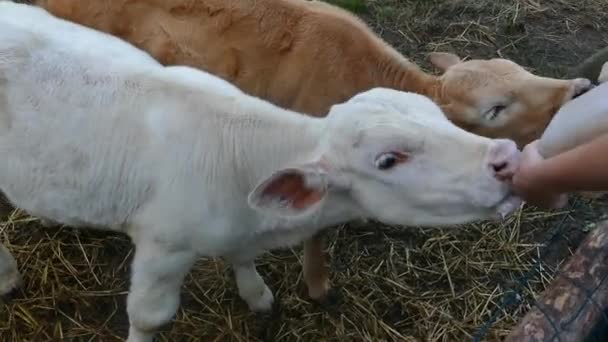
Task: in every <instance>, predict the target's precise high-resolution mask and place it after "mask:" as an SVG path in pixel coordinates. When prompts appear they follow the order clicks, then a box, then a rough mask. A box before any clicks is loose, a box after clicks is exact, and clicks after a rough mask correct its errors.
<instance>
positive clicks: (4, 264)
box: [0, 244, 21, 299]
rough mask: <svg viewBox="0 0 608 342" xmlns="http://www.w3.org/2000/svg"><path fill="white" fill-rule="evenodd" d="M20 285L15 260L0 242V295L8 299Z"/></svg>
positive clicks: (19, 275)
mask: <svg viewBox="0 0 608 342" xmlns="http://www.w3.org/2000/svg"><path fill="white" fill-rule="evenodd" d="M20 286H21V274H19V270H18V269H17V262H16V261H15V258H13V256H12V255H11V253H10V252H9V251H8V249H6V247H5V246H4V245H3V244H0V296H1V297H3V298H5V299H10V297H12V296H13V294H14V293H15V292H16V291H17V289H18V288H19V287H20Z"/></svg>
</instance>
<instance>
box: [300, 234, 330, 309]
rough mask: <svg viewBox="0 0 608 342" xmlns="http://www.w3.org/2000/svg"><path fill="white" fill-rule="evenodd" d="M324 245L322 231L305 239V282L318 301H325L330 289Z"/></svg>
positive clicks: (309, 293)
mask: <svg viewBox="0 0 608 342" xmlns="http://www.w3.org/2000/svg"><path fill="white" fill-rule="evenodd" d="M324 245H325V240H324V239H323V237H322V236H321V234H320V233H319V234H317V235H315V236H313V237H312V238H310V239H308V240H306V241H304V266H303V268H304V282H305V283H306V287H307V288H308V295H309V296H310V298H312V299H313V300H315V301H317V302H323V301H325V300H326V299H327V295H328V293H329V290H330V284H329V271H328V269H327V266H326V265H325V252H324V251H323V246H324Z"/></svg>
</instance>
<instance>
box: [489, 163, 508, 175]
mask: <svg viewBox="0 0 608 342" xmlns="http://www.w3.org/2000/svg"><path fill="white" fill-rule="evenodd" d="M507 166H509V164H508V163H507V162H501V163H495V164H492V169H494V172H496V173H500V172H501V171H504V170H505V169H506V168H507Z"/></svg>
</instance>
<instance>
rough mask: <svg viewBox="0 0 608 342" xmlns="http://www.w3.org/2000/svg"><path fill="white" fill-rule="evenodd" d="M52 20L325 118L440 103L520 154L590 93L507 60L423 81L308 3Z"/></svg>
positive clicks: (254, 2)
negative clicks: (375, 100)
mask: <svg viewBox="0 0 608 342" xmlns="http://www.w3.org/2000/svg"><path fill="white" fill-rule="evenodd" d="M32 2H33V3H34V4H35V5H38V6H41V7H44V8H46V9H47V10H48V11H49V12H51V13H53V14H55V15H57V16H59V17H62V18H64V19H67V20H71V21H74V22H77V23H80V24H83V25H85V26H89V27H91V28H95V29H98V30H101V31H105V32H108V33H110V34H113V35H116V36H118V37H120V38H122V39H125V40H127V41H129V42H131V43H132V44H134V45H135V46H137V47H139V48H141V49H143V50H146V51H148V52H149V53H150V54H151V55H152V56H154V57H155V58H156V59H158V60H159V61H160V62H161V63H163V64H166V65H170V64H181V65H189V66H193V67H197V68H200V69H203V70H206V71H208V72H210V73H213V74H215V75H218V76H220V77H222V78H224V79H226V80H228V81H230V82H232V83H234V84H235V85H236V86H238V87H239V88H241V89H242V90H243V91H245V92H248V93H250V94H252V95H255V96H258V97H261V98H264V99H266V100H268V101H270V102H273V103H275V104H277V105H279V106H282V107H286V108H290V109H294V110H297V111H301V112H304V113H308V114H310V115H314V116H324V115H326V114H327V112H328V110H329V108H330V107H331V106H332V105H333V104H336V103H339V102H343V101H345V100H347V99H348V98H350V97H352V96H353V95H355V94H357V93H359V92H362V91H364V90H368V89H370V88H373V87H388V88H394V89H399V90H403V91H411V92H417V93H420V94H423V95H427V96H429V97H431V98H432V99H433V100H434V101H435V102H437V103H438V104H439V105H440V106H441V107H442V108H443V110H444V111H445V113H446V115H447V116H448V118H449V119H450V120H452V121H453V122H454V123H456V124H457V125H459V126H461V127H463V128H464V129H467V130H469V131H472V132H474V133H477V134H480V135H485V136H488V137H507V138H511V139H513V140H515V141H516V142H517V143H518V145H519V146H522V145H524V144H525V143H527V142H529V141H531V140H534V139H536V138H538V137H539V136H540V134H541V133H542V131H543V129H544V128H545V126H546V125H547V124H548V122H549V121H550V119H551V118H552V116H553V114H554V113H555V112H556V110H557V109H558V108H559V107H560V106H561V105H562V104H563V103H564V102H566V101H568V100H570V99H571V98H572V97H573V96H575V95H576V94H578V93H580V92H582V91H584V90H585V89H586V88H588V87H589V84H590V82H589V81H588V80H584V79H576V80H558V79H551V78H545V77H539V76H535V75H533V74H531V73H529V72H527V71H526V70H525V69H524V68H522V67H520V66H519V65H517V64H515V63H513V62H511V61H508V60H504V59H491V60H470V61H466V62H463V61H462V60H461V59H460V58H459V57H458V56H455V55H453V54H449V53H432V54H430V56H429V57H430V61H431V62H432V64H434V65H435V66H436V67H437V68H438V69H439V70H441V71H442V72H443V74H442V75H440V76H435V75H431V74H427V73H425V72H423V71H422V70H421V69H420V68H419V67H418V66H416V65H415V64H414V63H412V62H410V61H408V60H407V59H406V58H404V57H403V56H402V55H401V54H399V53H398V52H397V51H396V50H395V49H393V48H392V47H391V46H389V45H388V44H387V43H385V42H384V41H383V40H382V39H381V38H379V37H378V36H377V35H375V34H374V33H373V32H372V31H371V30H370V29H369V28H368V27H367V26H366V25H365V24H364V23H363V21H361V20H359V19H358V18H356V17H355V16H353V15H351V14H350V13H348V12H346V11H344V10H341V9H339V8H337V7H335V6H332V5H329V4H326V3H322V2H319V1H303V0H34V1H32ZM304 278H305V282H306V284H307V285H308V290H309V295H310V296H311V297H312V298H314V299H317V300H319V299H323V298H324V297H325V295H326V294H327V291H328V289H329V281H328V272H327V269H326V268H325V262H324V255H323V242H322V240H321V238H320V237H316V238H313V239H311V240H309V241H306V242H305V244H304Z"/></svg>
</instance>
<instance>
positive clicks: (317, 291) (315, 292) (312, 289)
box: [308, 281, 332, 303]
mask: <svg viewBox="0 0 608 342" xmlns="http://www.w3.org/2000/svg"><path fill="white" fill-rule="evenodd" d="M330 292H332V289H331V286H330V285H329V281H324V282H322V283H321V284H317V285H313V286H309V287H308V296H309V297H310V299H312V300H314V301H315V302H317V303H323V302H326V301H327V300H328V297H329V295H330Z"/></svg>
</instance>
